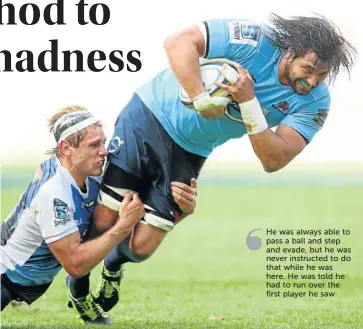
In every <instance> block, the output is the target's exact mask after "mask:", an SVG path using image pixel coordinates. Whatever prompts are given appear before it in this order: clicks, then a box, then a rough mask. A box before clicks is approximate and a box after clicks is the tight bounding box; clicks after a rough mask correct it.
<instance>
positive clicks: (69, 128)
mask: <svg viewBox="0 0 363 329" xmlns="http://www.w3.org/2000/svg"><path fill="white" fill-rule="evenodd" d="M49 126H50V128H51V131H52V132H53V134H54V137H55V140H56V143H57V146H56V148H55V149H54V150H52V151H51V152H50V153H52V154H53V155H55V156H54V157H51V158H50V159H48V160H46V161H44V162H43V163H42V164H41V168H40V169H38V171H37V172H36V175H35V177H34V180H33V182H32V183H31V184H30V185H29V187H28V189H27V190H26V191H25V192H24V193H23V194H22V196H21V197H20V200H19V202H18V203H17V205H16V206H15V208H14V209H13V211H12V212H11V214H10V215H9V217H8V218H7V220H6V221H4V222H3V223H2V225H1V246H0V254H1V274H2V275H1V310H3V309H4V308H5V307H6V306H7V305H8V304H9V303H10V301H12V300H18V301H25V302H26V303H28V304H31V303H32V302H34V301H35V300H36V299H38V298H39V297H40V296H41V295H42V294H43V293H44V292H45V291H46V290H47V289H48V287H49V286H50V284H51V283H52V281H53V279H54V277H55V276H56V274H57V273H58V272H59V271H60V269H61V268H62V267H64V269H65V270H66V271H67V272H68V273H69V274H71V275H73V276H76V277H81V276H84V275H85V274H86V273H88V272H89V271H90V270H91V269H92V268H93V267H94V266H96V265H97V264H98V263H99V262H100V261H101V260H102V259H103V258H104V257H105V256H106V255H107V254H108V253H109V252H110V251H111V250H112V248H113V247H115V246H116V245H118V244H119V243H120V242H121V241H122V240H123V239H124V238H125V237H127V236H128V235H129V234H130V233H131V231H132V229H133V227H134V225H135V224H136V223H137V222H138V221H139V220H140V219H141V218H142V217H143V216H144V207H143V204H142V202H141V200H140V198H139V197H138V195H137V194H136V193H129V194H128V195H127V197H126V198H125V201H124V202H123V204H122V206H121V208H120V212H119V219H118V220H117V223H116V225H115V226H113V227H112V228H111V229H110V230H108V231H107V232H105V233H104V234H103V235H101V236H100V237H98V238H96V239H94V240H92V241H88V242H85V243H81V242H82V240H83V239H84V237H85V235H86V232H87V230H88V227H89V225H90V223H91V220H92V216H93V211H94V207H95V204H96V198H97V195H98V191H99V179H98V177H97V176H100V175H101V174H102V171H103V165H104V161H105V157H106V156H107V153H108V152H107V150H106V148H105V145H104V143H105V140H106V138H105V134H104V132H103V129H102V125H101V123H100V121H98V120H97V119H96V118H94V117H93V116H92V115H91V114H90V113H89V112H88V111H86V110H85V109H84V108H82V107H79V106H74V107H67V108H64V109H62V110H60V111H59V112H57V113H56V114H55V115H54V116H53V117H52V118H51V119H50V121H49ZM94 176H96V177H94ZM83 306H84V307H86V308H88V309H89V312H88V316H89V318H88V320H89V321H90V322H94V323H103V324H108V323H110V321H111V320H110V319H109V318H108V316H107V315H106V314H105V313H104V312H103V311H102V309H101V308H100V307H99V306H98V305H97V304H96V303H94V301H93V298H92V295H91V294H88V295H87V296H86V297H85V298H84V300H83Z"/></svg>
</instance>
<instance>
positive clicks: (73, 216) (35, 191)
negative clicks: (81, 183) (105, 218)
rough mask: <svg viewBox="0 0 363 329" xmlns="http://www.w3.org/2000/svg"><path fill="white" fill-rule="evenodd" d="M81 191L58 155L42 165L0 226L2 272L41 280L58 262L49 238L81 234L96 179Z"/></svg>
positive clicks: (30, 281)
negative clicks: (78, 232)
mask: <svg viewBox="0 0 363 329" xmlns="http://www.w3.org/2000/svg"><path fill="white" fill-rule="evenodd" d="M86 186H87V191H86V192H85V193H84V192H82V191H81V190H80V189H79V188H78V186H77V184H76V182H75V180H74V178H73V177H72V176H71V174H70V173H69V172H68V171H67V170H66V169H65V168H64V167H63V166H62V165H61V164H60V162H59V161H58V159H56V158H50V159H48V160H46V161H44V162H43V163H42V164H41V169H40V170H39V171H38V173H37V174H36V177H35V178H34V180H33V182H32V183H31V184H30V185H29V187H28V189H27V190H26V191H25V192H24V193H23V194H22V196H21V197H20V199H19V201H18V203H17V205H16V206H15V207H14V209H13V211H12V212H11V213H10V215H9V217H8V218H7V220H6V221H4V222H3V223H2V225H1V246H0V255H1V273H2V274H3V273H6V275H7V276H8V277H9V279H10V280H11V281H12V282H14V283H17V284H20V285H23V286H33V285H40V284H46V283H49V282H51V281H52V280H53V278H54V277H55V275H56V274H57V273H58V272H59V271H60V269H61V265H60V264H59V262H58V260H57V259H56V258H55V257H54V255H53V254H52V252H51V251H50V249H49V247H48V243H51V242H54V241H57V240H59V239H62V238H64V237H66V236H68V235H70V234H72V233H74V232H76V231H78V230H79V231H80V234H81V237H84V235H85V234H86V231H87V229H88V227H89V224H90V223H91V220H92V215H93V211H94V207H95V203H96V198H97V195H98V191H99V179H98V178H97V177H96V178H95V177H92V178H91V177H90V178H88V179H87V180H86Z"/></svg>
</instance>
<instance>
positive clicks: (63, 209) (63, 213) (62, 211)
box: [53, 199, 69, 222]
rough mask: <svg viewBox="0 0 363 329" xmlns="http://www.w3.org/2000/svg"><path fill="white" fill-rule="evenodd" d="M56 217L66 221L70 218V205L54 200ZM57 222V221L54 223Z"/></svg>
mask: <svg viewBox="0 0 363 329" xmlns="http://www.w3.org/2000/svg"><path fill="white" fill-rule="evenodd" d="M53 210H54V217H55V218H58V219H61V220H66V219H68V218H69V213H68V205H67V204H66V203H65V202H63V201H62V200H60V199H54V201H53ZM54 222H56V221H54Z"/></svg>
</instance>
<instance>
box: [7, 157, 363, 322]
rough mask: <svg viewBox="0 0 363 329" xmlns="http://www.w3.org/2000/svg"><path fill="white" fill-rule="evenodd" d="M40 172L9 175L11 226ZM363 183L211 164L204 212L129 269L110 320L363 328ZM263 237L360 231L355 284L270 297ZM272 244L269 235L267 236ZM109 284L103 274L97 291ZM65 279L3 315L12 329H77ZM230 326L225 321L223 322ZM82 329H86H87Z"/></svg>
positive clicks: (320, 170)
mask: <svg viewBox="0 0 363 329" xmlns="http://www.w3.org/2000/svg"><path fill="white" fill-rule="evenodd" d="M34 170H35V167H32V168H25V169H24V168H20V167H18V168H16V167H5V168H2V188H1V192H2V200H1V218H2V219H4V217H6V215H7V213H8V212H9V211H10V210H11V208H12V206H13V205H14V204H15V202H16V200H17V199H18V197H19V195H20V193H21V192H22V191H23V189H24V188H25V187H26V186H27V183H28V182H29V180H30V179H31V177H32V174H33V171H34ZM362 195H363V174H362V167H361V165H359V164H355V163H351V164H345V165H341V164H337V165H334V164H329V165H324V164H321V165H299V166H294V165H291V166H290V167H289V168H288V169H286V170H283V171H282V172H279V173H275V174H265V173H263V172H262V170H260V169H259V168H257V169H256V166H255V165H253V166H248V165H241V166H239V165H224V164H215V163H214V164H213V163H209V164H207V167H206V168H205V171H204V172H203V174H202V176H201V177H200V180H199V196H198V209H197V212H196V214H195V215H194V216H193V217H191V218H189V219H187V220H186V221H185V222H183V224H181V225H180V226H179V227H177V229H175V231H174V232H172V233H170V235H169V237H168V238H167V239H166V240H165V242H164V243H163V244H162V246H161V248H160V249H159V250H158V251H157V253H156V254H155V255H154V256H153V257H152V258H151V259H150V260H148V261H147V262H145V263H143V264H138V265H134V264H129V265H128V266H127V272H126V279H125V281H124V282H123V284H122V285H123V287H122V291H123V296H122V299H123V301H122V303H120V304H119V305H118V306H117V307H116V308H115V309H114V310H112V312H110V315H111V316H112V318H113V321H114V324H115V325H114V327H117V328H254V329H258V328H267V329H273V328H297V329H305V328H306V329H313V328H319V329H322V328H363V273H362V272H363V257H362V253H363V242H362V241H363V239H362V229H363V202H362ZM255 228H261V229H264V230H265V229H267V228H273V229H280V228H285V229H289V228H291V229H297V228H311V229H313V228H323V229H325V228H326V229H327V228H337V229H342V228H346V229H350V230H351V232H352V233H351V236H349V237H344V238H342V239H343V240H342V246H344V247H351V248H352V249H353V252H352V254H351V257H352V261H351V262H350V263H338V264H337V265H336V272H339V273H343V274H345V275H346V277H347V279H346V280H344V281H342V282H341V284H342V287H341V289H339V290H336V292H337V297H335V298H325V299H320V298H319V299H268V298H267V297H265V290H266V289H265V275H266V271H265V265H266V262H265V252H264V250H265V246H263V248H262V249H261V250H259V251H250V250H248V249H247V247H246V244H245V238H246V235H247V233H248V232H249V231H250V230H252V229H255ZM256 235H259V236H260V237H261V238H262V239H264V238H265V237H266V234H265V231H260V232H259V233H258V232H257V233H256ZM98 277H99V268H98V269H96V270H95V271H94V274H93V278H92V283H93V287H94V286H95V284H96V281H97V279H98ZM66 304H67V292H66V290H65V285H64V272H61V274H60V275H59V276H58V277H57V279H56V281H55V282H54V284H53V285H52V286H51V288H50V289H49V290H48V292H47V293H46V295H45V296H43V298H41V299H40V300H38V301H37V302H36V303H34V304H33V305H32V306H31V307H27V306H21V307H17V308H14V307H11V306H8V308H7V309H6V310H5V311H4V312H3V313H2V327H3V328H55V327H57V328H66V327H69V328H76V327H78V324H77V323H76V320H75V318H74V315H73V313H72V310H70V309H67V306H66ZM222 318H223V319H224V320H221V319H222ZM80 327H81V326H80Z"/></svg>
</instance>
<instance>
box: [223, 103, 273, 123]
mask: <svg viewBox="0 0 363 329" xmlns="http://www.w3.org/2000/svg"><path fill="white" fill-rule="evenodd" d="M262 111H263V115H264V116H265V117H266V116H267V115H268V114H270V113H271V111H270V110H267V109H265V108H264V107H262ZM224 115H225V116H227V117H228V118H229V119H231V120H233V121H237V122H241V123H243V120H242V116H241V110H240V108H239V106H238V103H237V102H236V101H233V102H231V103H229V104H228V105H227V106H226V109H225V110H224Z"/></svg>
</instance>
